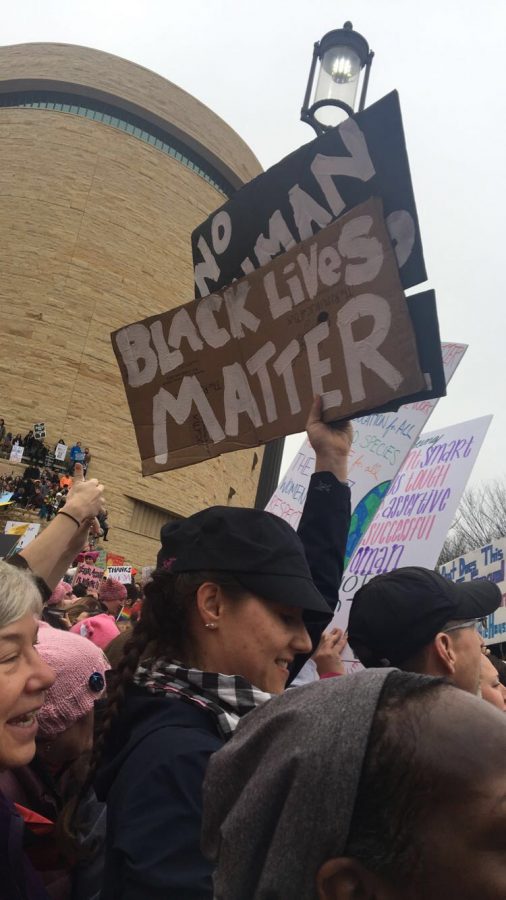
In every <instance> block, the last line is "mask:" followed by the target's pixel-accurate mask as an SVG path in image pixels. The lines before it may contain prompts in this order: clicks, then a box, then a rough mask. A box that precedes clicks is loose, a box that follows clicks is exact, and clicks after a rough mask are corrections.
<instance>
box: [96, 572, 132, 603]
mask: <svg viewBox="0 0 506 900" xmlns="http://www.w3.org/2000/svg"><path fill="white" fill-rule="evenodd" d="M126 598H127V589H126V587H125V585H124V584H122V583H121V581H115V580H114V578H108V579H107V581H103V582H102V584H101V585H100V590H99V592H98V599H99V600H102V602H103V603H107V602H108V601H110V600H117V601H119V602H120V603H123V602H124V601H125V600H126Z"/></svg>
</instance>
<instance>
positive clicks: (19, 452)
mask: <svg viewBox="0 0 506 900" xmlns="http://www.w3.org/2000/svg"><path fill="white" fill-rule="evenodd" d="M23 452H24V447H23V445H22V444H13V445H12V450H11V454H10V456H9V462H22V460H23Z"/></svg>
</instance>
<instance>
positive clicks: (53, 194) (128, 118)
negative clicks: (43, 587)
mask: <svg viewBox="0 0 506 900" xmlns="http://www.w3.org/2000/svg"><path fill="white" fill-rule="evenodd" d="M259 172H260V165H259V163H258V161H257V159H256V158H255V157H254V155H253V154H252V152H251V151H250V150H249V148H248V147H247V146H246V144H245V143H244V142H243V141H242V140H241V139H240V138H239V137H238V135H237V134H235V132H234V131H232V129H230V128H229V127H228V126H227V125H226V124H225V123H224V122H223V121H222V120H221V119H219V118H218V116H216V115H215V114H214V113H212V112H211V110H209V109H207V108H206V107H205V106H203V104H202V103H199V102H198V101H197V100H196V99H195V98H193V97H191V96H190V95H189V94H187V93H185V92H184V91H183V90H181V89H180V88H178V87H176V86H175V85H173V84H171V83H170V82H168V81H166V80H165V79H164V78H161V77H160V76H158V75H156V74H154V73H153V72H150V71H148V70H146V69H144V68H142V67H141V66H138V65H135V64H133V63H130V62H127V61H125V60H123V59H119V58H117V57H114V56H110V55H109V54H107V53H102V52H99V51H96V50H89V49H85V48H82V47H74V46H69V45H64V44H25V45H17V46H12V47H3V48H0V198H1V202H0V302H1V329H0V417H4V418H5V421H6V425H7V428H8V430H14V432H17V431H20V432H22V433H26V431H28V429H29V428H31V427H32V426H33V424H34V423H35V422H41V421H43V422H45V423H46V428H47V435H48V437H47V439H48V441H51V442H54V443H56V441H57V440H58V439H59V438H60V437H63V438H64V439H65V440H66V441H67V442H70V443H74V442H75V441H76V440H80V441H81V444H82V445H83V446H87V447H89V448H90V451H91V454H92V463H91V467H90V475H93V476H94V477H97V478H99V479H101V480H103V481H104V483H105V484H106V486H107V503H108V509H109V520H110V524H111V532H110V543H109V545H106V546H109V547H110V548H111V549H112V550H114V551H115V552H118V553H119V552H124V553H125V554H126V555H127V556H128V558H129V559H131V561H132V562H133V563H135V564H137V565H142V564H146V565H147V564H150V563H151V562H152V561H153V560H154V556H155V553H156V549H157V546H158V535H159V529H160V525H161V524H162V523H163V521H165V520H166V519H167V513H169V514H171V515H175V516H185V515H188V514H190V513H192V512H195V511H196V510H197V509H200V508H202V507H203V506H205V505H211V504H216V503H219V504H227V503H233V504H237V505H250V504H252V503H253V501H254V495H255V489H256V483H257V479H258V474H259V470H260V462H261V451H257V452H255V451H240V452H237V453H231V454H227V455H226V456H223V457H221V458H220V459H218V460H213V461H210V462H206V463H201V464H199V465H196V466H191V467H190V468H187V469H180V470H177V471H174V472H171V473H165V474H163V475H153V476H150V477H148V478H142V476H141V473H140V461H139V454H138V450H137V444H136V442H135V437H134V433H133V428H132V424H131V420H130V415H129V411H128V407H127V404H126V400H125V396H124V391H123V386H122V383H121V380H120V375H119V370H118V367H117V364H116V361H115V358H114V355H113V352H112V347H111V343H110V337H109V335H110V332H111V331H113V330H114V329H116V328H118V327H120V326H121V325H124V324H126V323H128V322H132V321H134V320H136V319H139V318H143V317H144V316H148V315H152V314H154V313H157V312H160V311H162V310H165V309H168V308H169V307H171V306H178V305H179V304H181V303H184V302H186V301H187V300H189V299H191V298H192V297H193V277H192V265H191V249H190V234H191V231H192V229H193V228H194V227H195V226H196V225H198V224H199V223H200V222H201V221H202V220H203V219H204V218H205V217H206V216H207V215H208V214H209V213H210V212H211V211H212V210H213V209H216V208H217V207H218V206H220V205H221V204H222V203H223V202H224V200H225V199H226V197H227V196H229V195H230V194H231V193H232V192H233V191H234V190H235V189H237V188H238V187H240V186H241V184H242V183H244V182H246V181H249V180H250V179H251V178H253V177H254V176H255V175H257V174H258V173H259Z"/></svg>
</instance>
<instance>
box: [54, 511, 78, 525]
mask: <svg viewBox="0 0 506 900" xmlns="http://www.w3.org/2000/svg"><path fill="white" fill-rule="evenodd" d="M56 515H57V516H67V519H72V521H73V522H75V523H76V525H77V527H78V528H80V527H81V522H80V521H79V519H76V517H75V516H72V515H71V514H70V513H68V512H65V510H64V509H60V510H59V512H57V513H56Z"/></svg>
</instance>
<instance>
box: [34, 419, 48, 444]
mask: <svg viewBox="0 0 506 900" xmlns="http://www.w3.org/2000/svg"><path fill="white" fill-rule="evenodd" d="M33 435H34V437H36V438H37V440H38V441H41V440H42V438H45V436H46V426H45V424H44V422H37V423H36V424H35V425H34V426H33Z"/></svg>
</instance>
